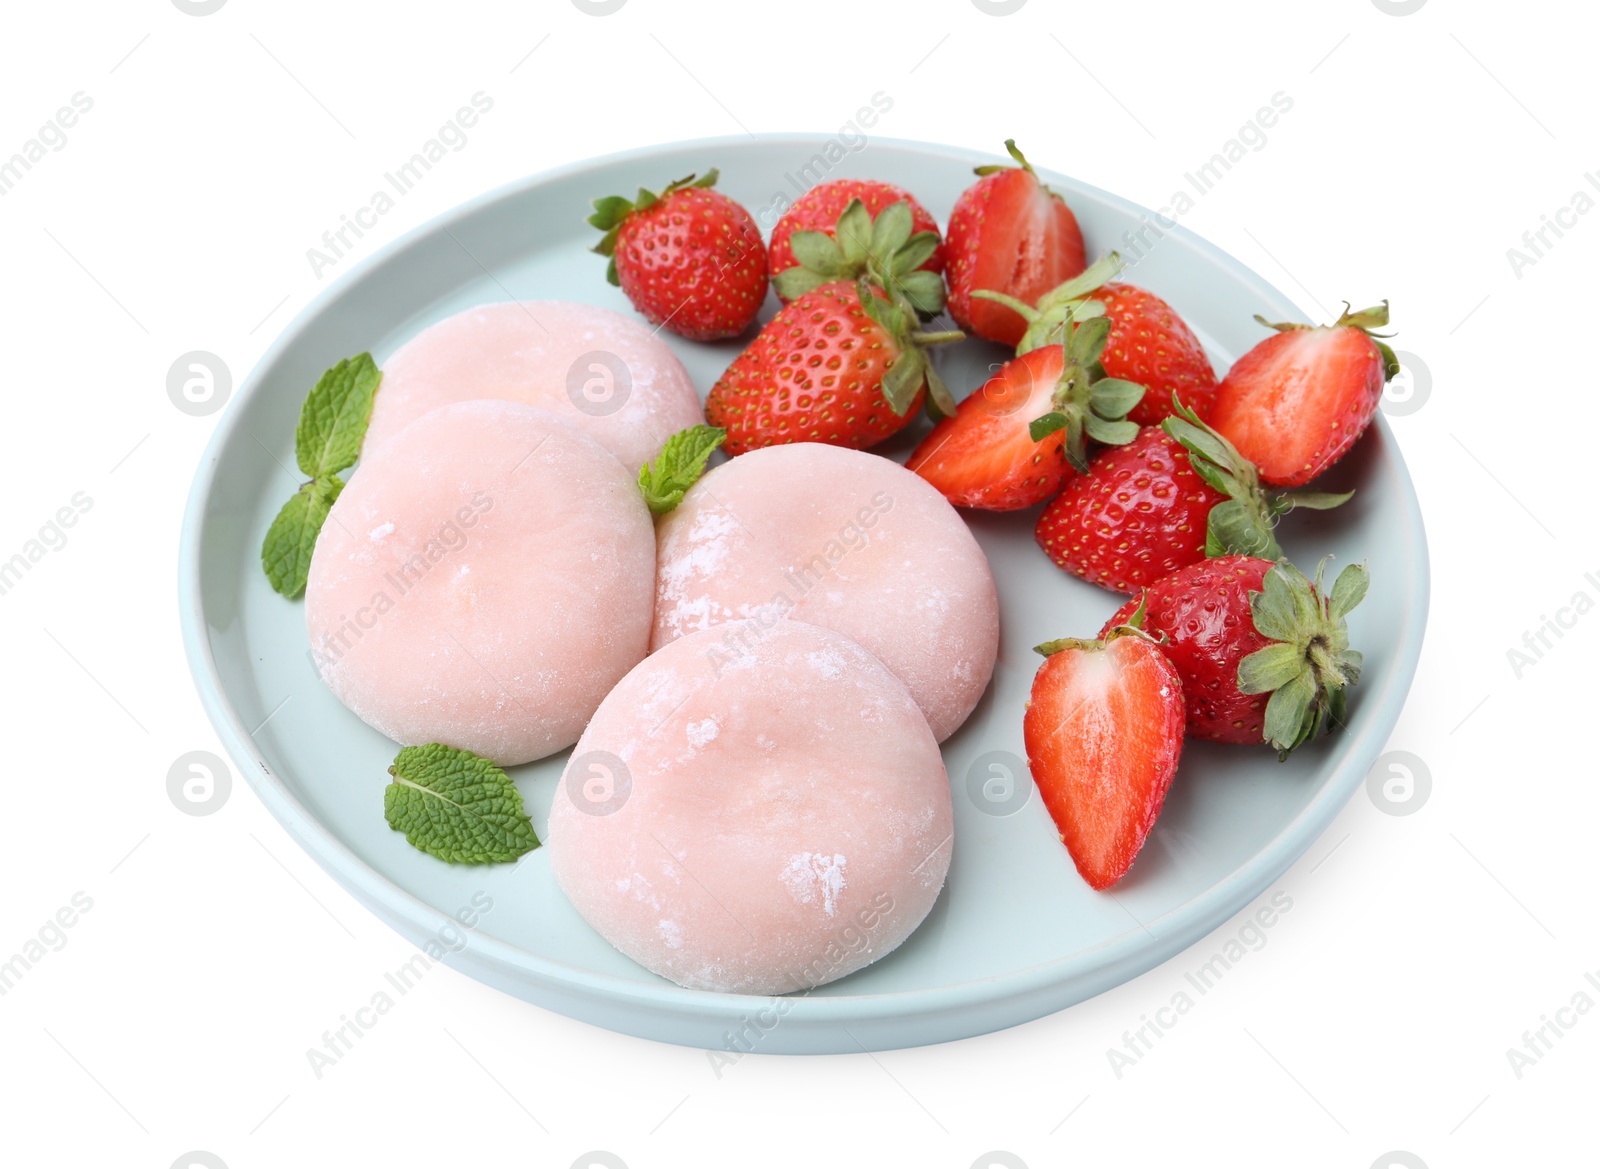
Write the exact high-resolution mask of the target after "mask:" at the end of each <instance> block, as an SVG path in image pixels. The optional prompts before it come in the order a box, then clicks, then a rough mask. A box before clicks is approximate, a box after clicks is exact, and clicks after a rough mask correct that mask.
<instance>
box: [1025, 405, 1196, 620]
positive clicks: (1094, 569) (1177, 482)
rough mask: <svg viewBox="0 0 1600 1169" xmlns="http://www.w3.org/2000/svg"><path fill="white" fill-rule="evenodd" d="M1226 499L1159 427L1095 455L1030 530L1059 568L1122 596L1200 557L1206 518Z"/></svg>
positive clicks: (1147, 427)
mask: <svg viewBox="0 0 1600 1169" xmlns="http://www.w3.org/2000/svg"><path fill="white" fill-rule="evenodd" d="M1226 498H1227V496H1226V495H1224V494H1223V493H1222V492H1220V491H1218V490H1216V489H1215V488H1214V487H1212V486H1211V485H1210V484H1208V483H1207V482H1206V481H1205V480H1204V479H1202V478H1201V477H1200V476H1199V475H1197V474H1195V471H1194V468H1193V467H1192V466H1191V465H1190V462H1189V454H1188V452H1187V451H1185V450H1184V449H1183V447H1181V446H1179V445H1178V443H1177V442H1176V441H1175V440H1174V439H1171V438H1168V437H1167V435H1166V433H1165V432H1164V431H1163V430H1162V429H1161V428H1160V427H1159V426H1146V427H1144V428H1143V429H1142V430H1140V431H1139V435H1138V437H1137V438H1135V439H1134V440H1133V441H1132V442H1130V443H1128V444H1127V445H1126V446H1112V447H1107V448H1106V449H1104V450H1102V451H1101V452H1100V453H1099V454H1097V455H1095V457H1094V458H1093V459H1091V460H1090V461H1089V470H1088V472H1087V473H1086V474H1083V475H1074V476H1072V478H1070V479H1068V480H1067V483H1066V486H1065V487H1064V488H1062V491H1061V494H1060V495H1058V496H1056V497H1055V499H1053V500H1051V501H1050V503H1049V504H1048V505H1047V506H1046V507H1045V509H1044V512H1043V513H1042V514H1041V515H1040V516H1039V522H1038V524H1037V525H1035V527H1034V531H1033V534H1034V538H1035V539H1036V540H1038V542H1039V547H1041V548H1043V549H1044V550H1045V554H1046V555H1048V556H1049V557H1050V559H1051V560H1054V561H1055V562H1056V563H1057V564H1058V565H1060V566H1061V567H1062V568H1064V569H1066V570H1067V571H1068V572H1070V573H1073V574H1074V575H1076V576H1081V577H1082V578H1083V579H1084V580H1086V581H1088V582H1089V583H1090V584H1097V585H1100V586H1101V587H1102V588H1108V589H1111V590H1113V591H1114V592H1119V593H1122V594H1124V595H1127V594H1128V593H1132V592H1136V591H1137V590H1138V589H1139V588H1140V587H1141V586H1143V585H1148V584H1152V583H1154V582H1155V581H1157V580H1160V579H1161V578H1162V577H1164V576H1169V575H1171V574H1172V573H1174V572H1176V571H1177V570H1178V569H1180V568H1182V567H1184V566H1185V565H1189V564H1193V563H1195V562H1196V561H1197V560H1204V559H1205V556H1206V517H1208V516H1209V515H1210V514H1211V509H1212V508H1213V507H1215V506H1216V505H1217V504H1219V503H1221V502H1222V501H1223V500H1225V499H1226Z"/></svg>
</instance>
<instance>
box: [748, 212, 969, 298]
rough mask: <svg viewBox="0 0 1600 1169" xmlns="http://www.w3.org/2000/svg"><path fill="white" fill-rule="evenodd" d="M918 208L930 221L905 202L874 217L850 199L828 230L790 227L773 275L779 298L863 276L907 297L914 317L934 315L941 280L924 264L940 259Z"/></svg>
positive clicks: (894, 295) (896, 295)
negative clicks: (782, 261)
mask: <svg viewBox="0 0 1600 1169" xmlns="http://www.w3.org/2000/svg"><path fill="white" fill-rule="evenodd" d="M892 189H893V190H899V188H898V187H895V188H892ZM919 211H920V212H921V215H922V217H923V219H926V220H927V222H928V223H929V224H931V223H932V222H933V221H932V220H931V219H928V213H927V212H926V211H921V208H917V209H916V210H915V211H914V210H913V209H912V206H911V204H910V203H907V202H898V203H890V204H889V205H888V206H886V207H884V208H883V210H881V211H879V212H878V213H877V214H876V216H874V214H873V213H872V212H871V211H870V210H869V209H868V208H867V205H866V204H864V203H863V202H862V201H861V200H860V199H852V200H850V202H849V204H847V205H846V207H845V209H844V211H843V212H842V213H841V214H840V215H839V219H838V222H837V223H834V224H830V225H829V226H830V228H831V230H829V231H796V232H794V233H793V234H792V235H790V236H788V237H787V239H786V240H785V242H784V251H785V254H786V255H788V256H789V263H788V266H786V267H785V268H784V269H783V270H782V271H781V272H777V273H776V274H775V275H774V276H773V278H772V285H773V287H774V288H775V289H777V292H778V298H779V299H780V300H782V301H784V302H786V303H787V302H789V301H792V300H794V298H795V297H797V296H802V295H804V294H805V293H807V292H810V291H811V290H812V289H814V288H820V287H821V286H822V285H824V284H832V283H833V282H834V281H837V280H852V281H853V280H857V279H860V278H862V277H865V278H866V280H867V282H868V283H869V284H871V285H873V286H874V287H876V288H881V289H883V290H884V291H885V292H887V293H888V294H889V295H890V297H891V298H892V299H896V300H904V301H907V302H908V303H909V304H911V306H912V307H913V308H915V309H916V310H917V315H918V316H920V317H922V318H924V319H927V318H929V317H932V316H934V315H935V314H936V313H938V312H939V311H940V310H941V309H942V308H944V280H943V279H942V278H941V277H940V276H939V273H938V272H936V271H929V270H928V265H929V264H931V263H934V262H935V261H936V260H937V261H938V262H940V263H943V260H942V259H940V258H939V256H938V252H939V233H938V232H937V231H929V230H926V229H925V228H920V227H919V224H918V220H917V212H919ZM791 214H793V212H792V211H791ZM784 218H785V219H787V218H788V216H785V217H784ZM779 226H780V227H781V226H782V224H781V223H780V224H779ZM774 254H776V249H774Z"/></svg>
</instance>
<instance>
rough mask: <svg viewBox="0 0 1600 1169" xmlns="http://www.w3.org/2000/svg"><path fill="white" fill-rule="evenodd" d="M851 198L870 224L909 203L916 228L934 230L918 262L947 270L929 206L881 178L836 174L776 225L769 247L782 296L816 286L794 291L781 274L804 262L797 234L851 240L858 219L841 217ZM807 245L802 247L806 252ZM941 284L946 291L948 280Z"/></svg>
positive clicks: (846, 276)
mask: <svg viewBox="0 0 1600 1169" xmlns="http://www.w3.org/2000/svg"><path fill="white" fill-rule="evenodd" d="M852 203H859V204H860V205H861V207H862V208H863V209H864V211H865V213H866V216H867V220H868V222H869V223H870V221H871V220H873V219H876V218H877V217H878V216H879V215H881V214H882V213H883V211H884V209H885V208H887V207H891V206H893V205H894V204H896V203H904V204H905V205H906V210H907V211H909V212H910V213H911V228H912V231H913V232H916V233H919V234H920V233H922V232H931V233H932V235H933V247H932V248H931V249H930V250H929V252H928V254H927V256H926V258H925V259H923V260H921V261H919V263H918V264H916V265H913V267H920V268H921V269H922V270H923V271H925V272H931V273H933V274H934V275H935V276H937V275H939V273H941V272H943V271H944V249H943V248H942V247H941V246H940V242H939V225H938V223H937V222H936V221H935V220H934V218H933V216H932V215H930V214H928V209H927V208H926V207H924V206H923V205H922V204H921V203H919V202H917V200H916V199H915V198H914V197H913V196H912V195H911V193H910V192H909V191H907V190H906V189H905V188H903V187H897V186H895V185H894V184H893V183H882V182H878V181H876V180H874V179H836V180H834V181H833V182H831V183H820V184H818V185H817V186H815V187H812V188H811V189H810V190H809V191H807V192H806V193H805V194H804V195H801V196H800V198H799V199H797V200H795V203H794V205H793V206H792V207H790V208H789V209H788V210H787V211H785V212H784V213H783V218H781V219H779V220H778V223H777V226H775V227H774V228H773V229H772V242H771V244H769V245H768V249H767V258H768V267H769V268H770V269H771V272H772V275H773V278H774V287H775V288H776V289H777V293H778V297H779V299H780V300H783V301H784V302H785V303H787V302H788V301H791V300H793V299H794V298H795V297H796V296H799V295H800V294H801V293H802V292H809V291H810V290H811V289H810V288H799V289H797V290H792V291H791V289H793V285H792V284H791V283H785V282H780V281H777V279H776V278H777V277H778V276H779V275H781V274H782V273H784V272H786V271H788V270H789V269H790V268H793V267H796V266H797V265H802V260H801V259H800V258H799V254H798V253H797V252H796V250H795V248H794V246H793V236H794V235H795V233H796V232H816V233H820V234H822V235H825V236H828V237H829V238H830V239H837V240H838V241H839V242H840V243H841V244H847V238H846V237H847V236H848V235H849V234H850V231H849V229H850V227H852V226H854V227H859V221H853V222H852V223H850V224H841V222H840V220H841V219H842V218H843V217H844V213H845V212H846V211H847V210H849V208H850V206H851V204H852ZM868 238H870V237H868ZM867 242H868V239H867V238H861V237H860V236H858V237H857V240H856V243H857V244H859V245H860V246H861V247H862V248H863V249H864V247H865V245H866V243H867ZM804 250H805V249H804V248H803V247H802V249H801V251H804ZM858 275H860V273H859V272H846V271H840V272H836V273H833V274H832V277H831V278H832V279H834V280H853V279H855V278H856V276H858ZM817 283H819V284H820V283H826V281H818V282H817ZM939 283H940V291H941V294H942V292H943V282H942V281H940V282H939ZM815 286H816V285H812V286H811V287H815Z"/></svg>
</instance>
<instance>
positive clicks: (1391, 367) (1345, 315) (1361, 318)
mask: <svg viewBox="0 0 1600 1169" xmlns="http://www.w3.org/2000/svg"><path fill="white" fill-rule="evenodd" d="M1256 321H1257V322H1258V323H1260V324H1263V325H1265V326H1266V327H1267V328H1269V329H1276V330H1277V331H1278V332H1280V333H1293V332H1296V331H1299V330H1305V329H1315V328H1317V326H1316V325H1307V324H1304V323H1302V322H1299V321H1269V320H1267V318H1266V317H1264V316H1262V315H1261V314H1260V313H1257V314H1256ZM1388 323H1389V301H1388V300H1387V299H1385V300H1384V302H1383V303H1382V304H1379V305H1374V306H1373V307H1372V308H1363V309H1352V308H1351V307H1350V302H1349V301H1348V300H1347V301H1345V302H1344V312H1342V313H1340V314H1339V319H1338V320H1337V321H1334V322H1333V324H1331V325H1329V326H1327V327H1328V328H1330V329H1354V330H1356V331H1357V332H1358V333H1365V334H1366V335H1367V339H1368V340H1370V341H1371V342H1372V343H1373V345H1375V346H1377V349H1378V353H1379V354H1380V355H1382V357H1383V380H1384V381H1385V382H1388V381H1390V380H1391V379H1392V378H1393V377H1394V375H1395V374H1397V373H1399V372H1400V359H1399V358H1398V357H1396V356H1395V355H1394V350H1393V349H1392V348H1390V346H1389V344H1388V339H1389V338H1390V337H1393V336H1394V334H1393V333H1378V332H1374V330H1376V329H1381V328H1384V327H1385V326H1386V325H1388Z"/></svg>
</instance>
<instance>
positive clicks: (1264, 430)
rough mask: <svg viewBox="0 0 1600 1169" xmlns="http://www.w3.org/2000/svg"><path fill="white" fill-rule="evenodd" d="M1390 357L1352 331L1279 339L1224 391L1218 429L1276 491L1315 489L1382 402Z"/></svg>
mask: <svg viewBox="0 0 1600 1169" xmlns="http://www.w3.org/2000/svg"><path fill="white" fill-rule="evenodd" d="M1383 384H1384V379H1383V355H1382V354H1380V353H1379V352H1378V347H1377V346H1376V345H1374V344H1373V343H1372V340H1371V338H1369V337H1368V336H1367V335H1366V334H1365V333H1363V332H1361V330H1359V329H1353V328H1350V327H1348V326H1340V327H1327V326H1320V327H1318V328H1314V329H1292V330H1289V331H1288V332H1283V333H1275V334H1274V335H1273V336H1271V337H1268V338H1267V339H1266V340H1264V341H1262V342H1261V343H1260V344H1259V345H1257V346H1256V347H1255V348H1254V349H1252V350H1250V352H1248V353H1246V354H1245V355H1244V356H1243V357H1241V358H1240V359H1239V360H1238V361H1236V362H1234V365H1233V368H1232V369H1230V370H1229V371H1228V376H1227V377H1225V378H1223V379H1222V384H1221V385H1220V386H1219V387H1218V388H1217V400H1216V405H1215V406H1214V407H1213V408H1212V412H1211V425H1212V426H1214V427H1215V428H1216V429H1217V430H1218V431H1220V432H1221V433H1222V435H1223V436H1224V437H1225V438H1227V439H1228V440H1229V441H1230V442H1232V443H1233V445H1234V446H1236V447H1238V448H1239V453H1240V454H1242V455H1243V456H1244V457H1245V458H1247V459H1249V460H1250V461H1251V462H1252V463H1254V464H1255V465H1256V466H1257V468H1259V469H1260V472H1261V478H1262V480H1263V481H1264V482H1266V483H1268V484H1271V485H1272V486H1275V487H1298V486H1300V485H1302V484H1305V483H1309V482H1310V481H1311V480H1312V479H1314V478H1316V476H1317V475H1319V474H1321V473H1322V472H1323V471H1324V470H1326V469H1327V468H1328V467H1329V466H1330V465H1332V464H1333V462H1334V461H1335V460H1337V459H1338V458H1339V457H1340V456H1341V455H1343V454H1344V453H1345V451H1347V450H1349V449H1350V447H1351V445H1352V444H1354V442H1355V441H1356V439H1357V438H1359V437H1360V436H1361V433H1362V431H1364V430H1365V429H1366V427H1367V424H1368V423H1369V422H1371V421H1372V415H1373V414H1374V412H1376V410H1377V408H1378V402H1379V400H1380V399H1381V398H1382V397H1383Z"/></svg>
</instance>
